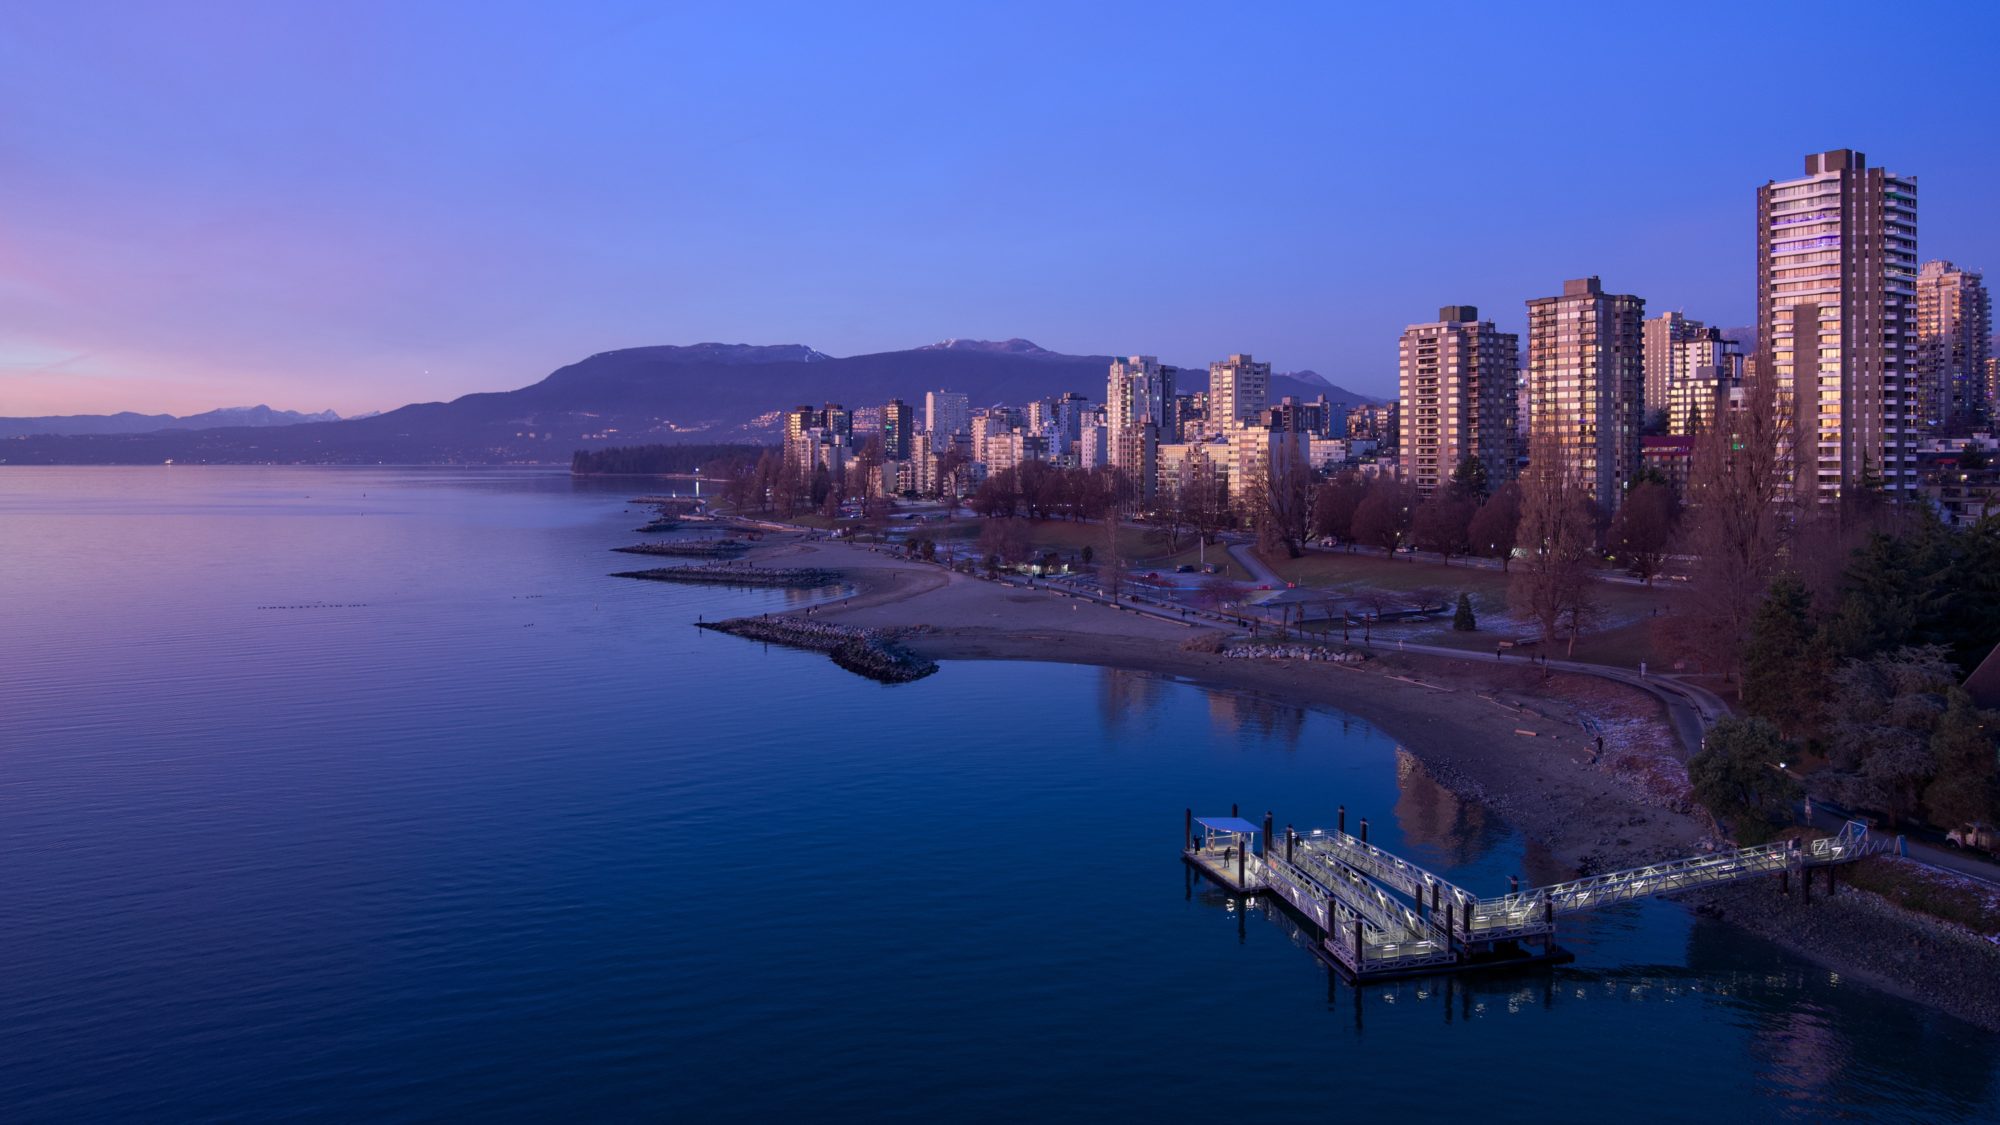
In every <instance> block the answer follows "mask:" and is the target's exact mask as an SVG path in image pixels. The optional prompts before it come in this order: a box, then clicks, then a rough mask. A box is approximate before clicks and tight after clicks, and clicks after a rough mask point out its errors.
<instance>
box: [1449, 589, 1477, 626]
mask: <svg viewBox="0 0 2000 1125" xmlns="http://www.w3.org/2000/svg"><path fill="white" fill-rule="evenodd" d="M1451 627H1452V628H1453V629H1455V630H1457V631H1458V632H1461V633H1473V632H1477V631H1478V629H1479V621H1478V619H1477V618H1475V617H1473V616H1472V596H1471V595H1469V594H1460V595H1459V596H1458V612H1457V613H1454V614H1452V616H1451Z"/></svg>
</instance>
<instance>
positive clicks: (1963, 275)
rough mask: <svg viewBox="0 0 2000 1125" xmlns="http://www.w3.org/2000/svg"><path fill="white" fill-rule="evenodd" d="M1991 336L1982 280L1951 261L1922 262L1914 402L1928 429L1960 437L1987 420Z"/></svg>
mask: <svg viewBox="0 0 2000 1125" xmlns="http://www.w3.org/2000/svg"><path fill="white" fill-rule="evenodd" d="M1992 331H1993V301H1992V298H1991V297H1990V296H1989V295H1988V294H1987V292H1986V285H1985V281H1984V279H1983V278H1982V277H1981V276H1980V275H1979V274H1978V273H1976V272H1974V271H1972V270H1963V269H1959V268H1958V267H1957V266H1954V265H1952V264H1951V263H1950V262H1944V261H1937V262H1925V263H1924V264H1923V268H1921V269H1919V270H1918V271H1917V402H1918V410H1919V420H1920V421H1921V422H1922V423H1923V425H1924V427H1925V428H1926V429H1931V430H1940V431H1943V432H1947V433H1951V432H1957V433H1964V432H1967V431H1970V430H1972V429H1973V428H1974V427H1976V426H1979V425H1982V424H1984V423H1986V422H1987V421H1989V420H1990V418H1991V415H1990V414H1989V410H1988V408H1989V405H1990V403H1989V401H1988V395H1987V393H1986V386H1985V383H1986V359H1987V349H1988V348H1989V346H1990V342H1989V340H1988V336H1989V334H1990V333H1991V332H1992Z"/></svg>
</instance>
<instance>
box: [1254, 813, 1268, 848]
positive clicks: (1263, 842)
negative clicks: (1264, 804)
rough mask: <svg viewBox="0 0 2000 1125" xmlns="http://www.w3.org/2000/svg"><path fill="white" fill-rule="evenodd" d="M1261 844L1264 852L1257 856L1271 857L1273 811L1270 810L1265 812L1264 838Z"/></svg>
mask: <svg viewBox="0 0 2000 1125" xmlns="http://www.w3.org/2000/svg"><path fill="white" fill-rule="evenodd" d="M1260 844H1261V845H1262V847H1263V849H1264V850H1263V851H1260V852H1258V853H1257V854H1258V855H1270V854H1271V810H1270V809H1265V810H1264V838H1263V840H1261V841H1260Z"/></svg>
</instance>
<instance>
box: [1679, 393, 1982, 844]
mask: <svg viewBox="0 0 2000 1125" xmlns="http://www.w3.org/2000/svg"><path fill="white" fill-rule="evenodd" d="M1794 436H1795V427H1794V426H1793V424H1792V423H1791V420H1790V417H1789V411H1788V410H1786V409H1785V408H1784V404H1783V403H1781V402H1780V401H1779V400H1778V399H1777V398H1776V395H1775V392H1774V391H1773V390H1772V389H1771V388H1769V387H1758V386H1755V385H1753V386H1752V387H1751V388H1750V392H1749V401H1748V403H1747V404H1746V407H1745V409H1744V410H1742V411H1740V412H1732V413H1731V415H1730V416H1728V417H1726V418H1723V419H1719V420H1717V422H1716V423H1713V424H1711V425H1710V427H1709V429H1708V430H1707V432H1705V433H1704V434H1703V435H1701V437H1700V438H1699V439H1698V442H1697V446H1696V451H1695V461H1694V465H1693V468H1692V480H1691V484H1690V493H1691V496H1690V506H1689V528H1688V534H1687V536H1686V540H1685V542H1686V550H1687V552H1688V553H1689V555H1690V556H1691V558H1692V565H1693V572H1692V579H1693V580H1692V582H1691V589H1690V593H1689V599H1688V604H1687V605H1686V606H1685V607H1683V611H1682V612H1680V613H1678V614H1676V615H1675V616H1674V617H1673V618H1672V619H1670V624H1669V631H1668V635H1667V637H1666V638H1665V639H1666V640H1667V641H1668V642H1669V643H1670V644H1672V645H1674V646H1675V649H1676V651H1677V652H1678V653H1680V654H1681V655H1682V657H1683V658H1684V659H1686V660H1688V661H1690V662H1692V663H1695V664H1696V665H1698V666H1699V667H1700V668H1702V669H1704V670H1706V671H1710V672H1715V673H1719V674H1721V675H1722V676H1723V677H1724V678H1725V680H1726V681H1727V682H1728V683H1731V684H1734V685H1736V687H1737V689H1738V695H1739V700H1740V703H1741V712H1742V714H1741V715H1740V716H1739V717H1735V718H1730V719H1725V720H1723V721H1722V722H1720V723H1718V724H1717V725H1716V727H1715V728H1714V729H1713V730H1711V732H1710V734H1709V736H1708V739H1707V742H1706V744H1705V747H1704V749H1703V750H1702V752H1701V753H1700V754H1698V755H1696V756H1695V758H1694V759H1693V760H1692V761H1690V762H1689V765H1688V775H1689V780H1690V781H1691V782H1692V783H1693V785H1694V787H1695V792H1696V795H1697V796H1698V797H1700V799H1701V800H1702V801H1703V803H1704V804H1706V805H1708V807H1709V809H1710V810H1711V811H1712V812H1714V813H1715V814H1716V815H1717V816H1718V817H1720V818H1722V819H1723V820H1725V821H1728V822H1729V823H1730V825H1731V826H1732V827H1733V828H1734V830H1735V831H1736V833H1737V835H1738V836H1739V838H1749V839H1758V838H1762V837H1765V836H1768V835H1769V834H1771V833H1773V832H1776V831H1777V830H1778V829H1779V828H1781V827H1782V826H1783V825H1784V824H1787V823H1789V822H1790V821H1791V819H1792V805H1793V803H1794V802H1795V801H1797V800H1798V799H1799V798H1800V797H1801V796H1805V795H1811V796H1813V797H1815V798H1817V799H1819V800H1822V801H1832V802H1835V803H1837V804H1839V805H1842V806H1844V807H1846V808H1849V809H1851V810H1856V811H1865V812H1869V813H1874V814H1878V815H1880V816H1882V817H1885V818H1887V819H1888V820H1890V821H1892V822H1899V821H1916V822H1928V823H1931V824H1934V825H1937V826H1939V827H1941V828H1955V827H1957V826H1959V825H1962V824H1965V823H1969V822H1979V823H1986V824H1991V823H1993V822H1994V821H1995V820H1996V819H2000V712H1995V711H1992V710H1985V709H1982V708H1980V707H1978V706H1977V705H1976V703H1975V702H1974V700H1973V698H1972V696H1971V695H1970V694H1968V693H1967V691H1966V690H1965V688H1964V687H1963V686H1962V685H1963V682H1964V680H1965V678H1966V676H1967V675H1968V674H1969V673H1970V672H1971V671H1972V669H1974V668H1975V667H1977V666H1978V664H1979V663H1980V661H1982V660H1984V659H1985V658H1986V656H1987V655H1988V654H1989V653H1990V652H1991V651H1992V650H1993V648H1994V645H1995V644H1996V642H2000V518H1995V517H1988V518H1987V519H1986V520H1984V521H1982V522H1980V523H1978V524H1976V525H1974V526H1971V527H1953V526H1950V525H1947V524H1945V523H1944V522H1942V521H1941V520H1940V519H1939V518H1938V516H1937V515H1936V513H1934V512H1933V511H1932V510H1931V509H1930V508H1929V507H1928V506H1926V505H1923V504H1917V503H1908V502H1896V501H1893V500H1891V499H1890V498H1888V497H1886V496H1885V495H1884V494H1883V493H1882V491H1881V489H1880V488H1879V486H1878V485H1877V483H1876V482H1873V481H1868V480H1864V481H1863V482H1862V487H1859V488H1856V489H1851V490H1849V491H1848V492H1847V493H1846V494H1845V495H1843V496H1841V497H1840V498H1839V500H1838V501H1837V502H1822V501H1821V500H1819V499H1818V497H1816V496H1815V495H1813V494H1811V493H1810V492H1808V491H1807V490H1806V489H1805V488H1804V487H1802V486H1801V485H1800V484H1799V483H1798V482H1797V481H1795V480H1794V479H1793V478H1792V476H1791V474H1790V470H1789V466H1788V465H1787V464H1786V451H1787V450H1789V449H1791V448H1792V443H1793V440H1794ZM1781 766H1782V768H1781ZM1801 778H1803V780H1801Z"/></svg>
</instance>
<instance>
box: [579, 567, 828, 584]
mask: <svg viewBox="0 0 2000 1125" xmlns="http://www.w3.org/2000/svg"><path fill="white" fill-rule="evenodd" d="M612 577H613V578H644V579H646V580H647V581H650V582H686V583H689V584H692V585H707V586H782V587H787V588H790V589H798V590H816V589H818V588H820V587H821V586H833V585H837V584H838V583H839V582H840V572H839V571H835V570H821V569H820V568H818V567H756V566H743V565H734V566H666V567H657V568H655V569H653V570H626V571H620V572H618V573H616V574H613V575H612Z"/></svg>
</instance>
